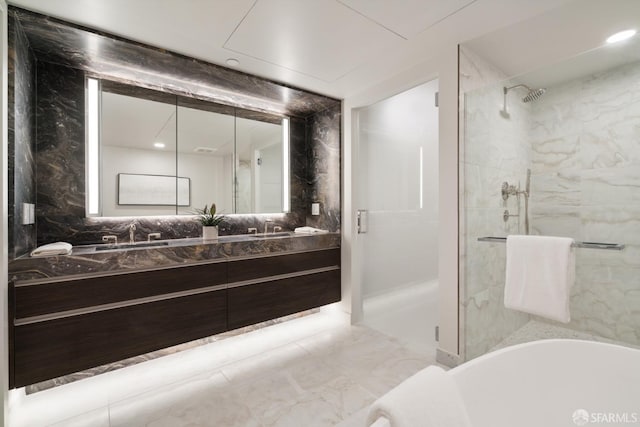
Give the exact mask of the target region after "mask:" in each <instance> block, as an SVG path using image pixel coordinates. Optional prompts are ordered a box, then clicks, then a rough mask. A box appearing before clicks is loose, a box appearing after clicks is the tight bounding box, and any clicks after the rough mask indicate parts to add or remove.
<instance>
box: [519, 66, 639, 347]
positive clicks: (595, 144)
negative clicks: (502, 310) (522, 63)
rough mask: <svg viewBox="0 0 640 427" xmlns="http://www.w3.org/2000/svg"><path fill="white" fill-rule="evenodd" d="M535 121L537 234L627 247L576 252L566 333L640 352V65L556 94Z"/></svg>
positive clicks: (535, 108) (538, 108) (539, 107)
mask: <svg viewBox="0 0 640 427" xmlns="http://www.w3.org/2000/svg"><path fill="white" fill-rule="evenodd" d="M531 118H532V120H531V130H530V135H531V137H530V140H531V147H532V162H533V177H532V198H531V202H532V203H531V214H532V219H533V222H532V224H533V230H532V232H533V233H535V234H544V235H556V236H568V237H573V238H575V239H577V240H585V241H592V242H611V243H624V244H625V245H626V248H625V249H624V250H623V251H621V252H618V251H603V250H592V249H578V250H577V251H576V257H577V258H576V285H575V287H574V288H573V289H572V295H571V322H570V323H569V324H568V325H563V326H565V327H569V328H571V329H574V330H577V331H581V332H585V333H588V334H591V335H596V336H600V337H604V338H608V339H612V340H616V341H620V342H623V343H628V344H633V345H639V344H640V233H639V232H638V230H640V143H639V142H640V62H635V63H632V64H627V65H623V66H620V67H618V68H614V69H611V70H608V71H604V72H600V73H597V74H593V75H589V76H586V77H583V78H579V79H575V80H572V81H569V82H566V83H562V84H559V85H556V86H552V87H549V88H548V90H547V92H546V94H545V95H544V97H542V98H541V99H540V100H539V101H537V102H536V103H534V104H533V105H532V110H531ZM538 320H540V319H538ZM542 321H544V322H547V323H553V322H549V321H546V320H542ZM557 325H559V324H557Z"/></svg>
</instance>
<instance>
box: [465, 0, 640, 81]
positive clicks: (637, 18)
mask: <svg viewBox="0 0 640 427" xmlns="http://www.w3.org/2000/svg"><path fill="white" fill-rule="evenodd" d="M630 28H633V29H636V30H638V31H640V0H607V1H603V0H580V2H579V3H567V4H564V5H562V6H560V7H558V8H556V9H554V10H552V11H549V12H547V13H543V14H540V15H538V16H535V17H533V18H531V19H529V20H527V21H525V22H521V23H518V25H511V26H507V27H504V28H501V29H499V30H496V31H493V32H491V33H488V34H485V35H483V36H481V37H478V38H476V39H474V40H471V41H469V42H466V43H465V44H464V45H465V46H466V47H469V48H471V49H472V50H473V51H474V52H475V53H476V54H478V55H480V56H482V57H483V58H484V59H486V60H487V61H489V62H490V63H492V64H493V65H494V66H495V67H497V68H498V69H500V70H501V71H503V72H504V74H505V75H507V76H520V78H518V80H519V81H521V82H523V83H526V84H528V85H530V86H532V87H549V86H553V85H555V84H560V83H562V82H565V81H568V80H572V79H575V78H578V77H581V76H586V75H589V74H593V73H596V72H599V71H603V70H607V69H610V68H613V67H616V66H619V65H622V64H625V63H629V62H635V61H640V36H636V37H634V38H633V39H630V40H628V41H625V42H622V43H619V44H613V45H607V44H606V42H605V40H606V39H607V37H608V36H610V35H612V34H614V33H616V32H618V31H622V30H627V29H630ZM523 74H524V75H523Z"/></svg>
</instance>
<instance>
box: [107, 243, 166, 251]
mask: <svg viewBox="0 0 640 427" xmlns="http://www.w3.org/2000/svg"><path fill="white" fill-rule="evenodd" d="M154 246H169V242H139V243H134V244H131V243H120V244H117V245H109V244H105V245H100V246H96V251H108V250H112V249H136V248H152V247H154Z"/></svg>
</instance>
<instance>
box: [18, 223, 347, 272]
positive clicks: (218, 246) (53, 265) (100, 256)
mask: <svg viewBox="0 0 640 427" xmlns="http://www.w3.org/2000/svg"><path fill="white" fill-rule="evenodd" d="M150 243H151V244H152V245H154V246H149V245H148V242H138V243H137V244H136V245H128V244H126V243H125V244H120V245H118V247H117V248H114V247H109V246H108V245H107V244H104V245H88V246H74V248H73V252H72V253H71V254H70V255H61V256H49V257H30V256H28V255H27V256H23V257H20V258H17V259H15V260H13V261H11V262H9V279H10V280H12V281H18V280H34V279H45V278H54V277H55V278H59V277H67V276H69V277H72V276H77V275H87V274H89V275H93V274H100V273H107V272H109V273H114V272H121V271H132V270H145V269H150V268H155V267H170V266H178V265H185V264H191V263H202V262H207V261H215V260H220V261H223V260H226V259H229V258H240V257H252V256H260V255H269V254H275V253H287V252H300V251H309V250H317V249H328V248H334V247H340V233H325V234H295V233H277V234H275V235H268V236H263V235H260V234H259V235H257V236H256V235H247V234H242V235H234V236H220V237H219V238H218V239H217V240H203V239H202V238H190V239H175V240H156V241H153V242H150ZM103 248H104V249H103ZM107 248H108V249H107Z"/></svg>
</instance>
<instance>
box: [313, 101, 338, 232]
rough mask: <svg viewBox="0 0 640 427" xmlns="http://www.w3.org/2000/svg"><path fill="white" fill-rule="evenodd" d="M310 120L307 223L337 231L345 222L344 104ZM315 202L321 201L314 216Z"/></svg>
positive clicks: (318, 114)
mask: <svg viewBox="0 0 640 427" xmlns="http://www.w3.org/2000/svg"><path fill="white" fill-rule="evenodd" d="M307 121H308V131H307V134H308V138H307V139H308V144H307V149H308V153H307V159H308V162H309V164H308V172H307V173H308V175H307V176H308V183H309V206H308V207H307V211H306V212H307V225H309V226H311V227H316V228H322V229H325V230H329V231H336V232H337V231H340V222H341V209H340V206H341V175H340V170H341V169H340V161H341V138H340V135H341V131H340V124H341V122H342V109H341V106H340V105H336V106H334V107H333V108H329V109H327V110H325V111H322V112H320V113H317V114H315V115H313V116H311V117H310V118H308V119H307ZM314 202H316V203H320V215H319V216H313V215H311V205H310V204H311V203H314Z"/></svg>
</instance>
